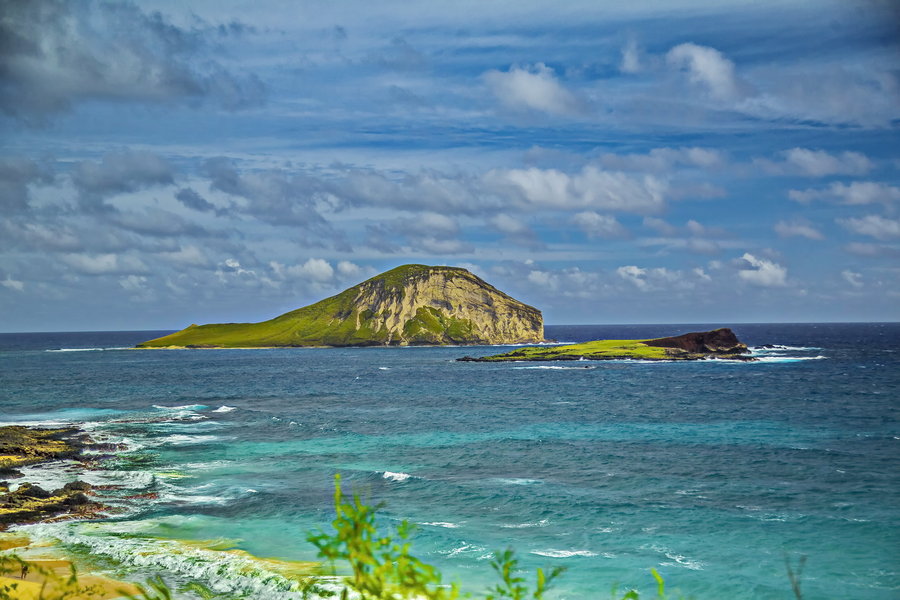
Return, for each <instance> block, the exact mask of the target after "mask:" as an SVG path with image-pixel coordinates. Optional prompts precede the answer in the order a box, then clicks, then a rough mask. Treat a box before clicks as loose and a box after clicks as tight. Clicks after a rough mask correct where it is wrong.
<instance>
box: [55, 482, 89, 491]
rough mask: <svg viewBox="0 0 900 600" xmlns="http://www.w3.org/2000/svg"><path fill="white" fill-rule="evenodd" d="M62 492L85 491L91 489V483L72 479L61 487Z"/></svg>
mask: <svg viewBox="0 0 900 600" xmlns="http://www.w3.org/2000/svg"><path fill="white" fill-rule="evenodd" d="M62 489H63V492H87V491H90V489H91V484H89V483H85V482H83V481H72V482H69V483H67V484H66V485H64V486H63V487H62Z"/></svg>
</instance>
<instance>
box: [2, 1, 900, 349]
mask: <svg viewBox="0 0 900 600" xmlns="http://www.w3.org/2000/svg"><path fill="white" fill-rule="evenodd" d="M898 171H900V9H898V8H897V7H896V5H895V4H893V3H892V2H890V1H888V0H885V1H880V0H839V1H830V0H815V1H800V0H795V1H782V0H779V1H766V0H762V1H761V0H753V1H739V0H732V1H725V2H723V1H717V2H708V1H697V0H656V1H637V2H619V1H615V2H613V1H605V0H602V1H601V0H591V1H579V0H567V1H566V2H549V1H541V0H515V1H502V0H501V1H495V2H484V1H483V0H479V1H469V0H461V1H456V2H424V1H423V2H409V1H406V0H404V1H395V0H386V1H383V2H362V1H356V0H346V1H338V2H334V1H328V2H326V1H318V0H315V1H306V0H299V1H293V0H291V1H288V0H276V1H271V0H254V1H253V2H250V1H244V0H232V1H227V0H226V1H223V0H196V1H185V0H141V1H140V2H96V1H88V0H71V1H58V2H57V1H49V0H27V1H26V0H0V331H7V332H21V331H89V330H143V329H180V328H182V327H185V326H187V325H188V324H190V323H209V322H226V321H227V322H232V321H259V320H264V319H268V318H271V317H273V316H276V315H278V314H281V313H283V312H286V311H288V310H292V309H295V308H298V307H300V306H304V305H307V304H310V303H312V302H315V301H317V300H319V299H322V298H324V297H326V296H329V295H332V294H334V293H337V292H339V291H341V290H343V289H345V288H347V287H349V286H351V285H354V284H356V283H359V282H360V281H362V280H364V279H367V278H368V277H370V276H372V275H375V274H377V273H379V272H381V271H384V270H387V269H390V268H393V267H395V266H398V265H402V264H407V263H423V264H431V265H452V266H461V267H465V268H467V269H469V270H471V271H472V272H474V273H475V274H477V275H479V276H480V277H482V278H483V279H485V280H486V281H488V282H489V283H491V284H493V285H494V286H496V287H498V288H500V289H501V290H504V291H505V292H507V293H508V294H510V295H512V296H513V297H515V298H517V299H519V300H522V301H523V302H526V303H528V304H531V305H533V306H535V307H537V308H539V309H541V310H542V311H543V314H544V320H545V323H547V324H616V323H725V324H728V323H746V322H819V321H898V320H900V175H898Z"/></svg>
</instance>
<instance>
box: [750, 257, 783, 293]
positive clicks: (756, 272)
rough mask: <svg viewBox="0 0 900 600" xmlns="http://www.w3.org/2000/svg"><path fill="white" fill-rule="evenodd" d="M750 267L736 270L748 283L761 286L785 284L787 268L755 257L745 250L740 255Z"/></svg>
mask: <svg viewBox="0 0 900 600" xmlns="http://www.w3.org/2000/svg"><path fill="white" fill-rule="evenodd" d="M741 258H742V259H743V260H744V261H745V263H746V264H747V265H748V266H749V267H750V268H748V269H741V270H740V271H738V276H739V277H740V278H741V279H743V280H744V281H746V282H748V283H752V284H753V285H758V286H761V287H781V286H784V285H786V284H787V269H786V268H784V267H782V266H781V265H779V264H778V263H775V262H772V261H770V260H766V259H765V258H757V257H755V256H753V255H752V254H750V253H749V252H745V253H744V255H743V256H742V257H741Z"/></svg>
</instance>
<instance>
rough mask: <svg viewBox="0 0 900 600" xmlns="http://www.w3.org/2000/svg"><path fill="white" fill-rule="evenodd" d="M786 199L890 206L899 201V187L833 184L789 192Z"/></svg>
mask: <svg viewBox="0 0 900 600" xmlns="http://www.w3.org/2000/svg"><path fill="white" fill-rule="evenodd" d="M788 197H789V198H790V199H791V200H794V201H795V202H801V203H808V202H812V201H813V200H828V201H832V202H839V203H841V204H851V205H863V204H875V203H882V204H891V203H893V202H898V201H900V187H896V186H892V185H888V184H886V183H880V182H876V181H854V182H852V183H849V184H845V183H841V182H838V181H836V182H834V183H832V184H831V185H830V186H828V187H827V188H822V189H815V188H809V189H806V190H791V191H789V192H788Z"/></svg>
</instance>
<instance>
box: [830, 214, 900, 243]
mask: <svg viewBox="0 0 900 600" xmlns="http://www.w3.org/2000/svg"><path fill="white" fill-rule="evenodd" d="M837 222H838V223H840V224H841V225H843V226H844V227H846V228H847V229H849V230H850V231H853V232H854V233H858V234H860V235H867V236H869V237H873V238H875V239H877V240H888V239H891V238H896V237H900V220H897V219H887V218H885V217H882V216H880V215H866V216H865V217H862V218H859V219H856V218H849V219H837Z"/></svg>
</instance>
